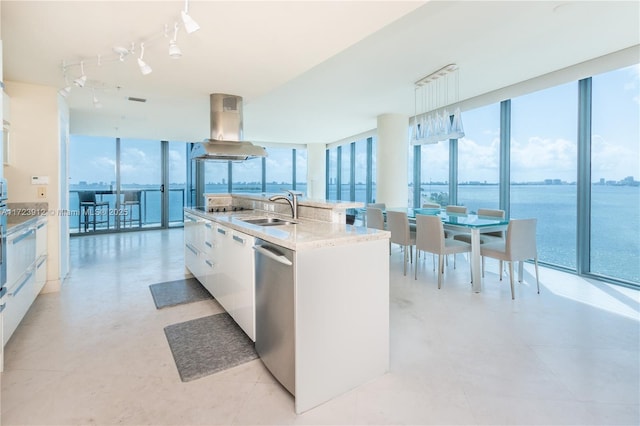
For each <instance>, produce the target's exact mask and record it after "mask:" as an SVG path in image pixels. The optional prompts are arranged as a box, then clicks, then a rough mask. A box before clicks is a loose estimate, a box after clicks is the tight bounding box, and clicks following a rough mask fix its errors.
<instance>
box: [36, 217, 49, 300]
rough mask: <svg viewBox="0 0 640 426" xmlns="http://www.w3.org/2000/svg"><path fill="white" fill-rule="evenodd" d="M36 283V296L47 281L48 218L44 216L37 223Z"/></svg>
mask: <svg viewBox="0 0 640 426" xmlns="http://www.w3.org/2000/svg"><path fill="white" fill-rule="evenodd" d="M35 269H36V283H35V284H36V285H35V296H34V297H37V296H38V294H40V291H42V287H44V285H45V284H46V283H47V219H46V218H42V219H41V220H40V221H39V222H38V224H37V225H36V266H35Z"/></svg>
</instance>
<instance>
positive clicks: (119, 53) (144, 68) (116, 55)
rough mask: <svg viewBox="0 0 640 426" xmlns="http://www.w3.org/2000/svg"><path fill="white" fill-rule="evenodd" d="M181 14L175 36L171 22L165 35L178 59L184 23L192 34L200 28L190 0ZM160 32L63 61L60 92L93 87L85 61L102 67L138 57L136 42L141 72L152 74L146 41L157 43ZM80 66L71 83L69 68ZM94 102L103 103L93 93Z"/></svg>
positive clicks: (176, 21)
mask: <svg viewBox="0 0 640 426" xmlns="http://www.w3.org/2000/svg"><path fill="white" fill-rule="evenodd" d="M180 16H181V18H182V22H180V19H179V18H178V17H177V14H176V16H175V17H174V18H173V21H174V22H173V37H170V36H169V24H164V36H165V39H168V40H169V56H170V57H171V58H174V59H177V58H180V57H182V50H181V49H180V47H179V46H178V30H179V29H180V27H181V26H182V25H184V29H185V31H186V32H187V33H188V34H190V33H193V32H195V31H197V30H199V29H200V26H199V25H198V24H197V23H196V21H194V20H193V18H191V16H190V15H189V0H185V2H184V9H183V10H181V11H180ZM159 36H162V33H160V34H152V35H147V36H143V37H137V38H136V39H137V40H138V41H136V42H132V43H131V47H130V48H127V47H124V46H123V45H120V44H118V45H114V47H113V48H112V51H111V52H109V54H107V55H102V54H97V55H96V56H89V57H88V56H83V57H84V58H85V59H84V60H82V61H79V62H74V63H67V62H66V61H64V60H63V61H62V72H63V76H64V80H65V81H64V83H65V84H64V87H62V88H60V89H59V91H58V93H59V94H60V96H62V97H65V98H66V97H67V96H69V94H70V93H71V89H72V88H73V86H77V87H81V88H82V87H86V85H87V83H90V84H89V86H88V88H92V86H95V81H91V82H88V80H87V76H86V75H85V73H84V63H85V62H87V65H89V66H96V65H97V66H98V67H102V66H104V65H107V64H112V63H118V62H125V61H126V59H127V57H128V56H132V57H136V56H138V55H136V50H135V47H136V44H137V43H139V44H140V56H139V57H138V58H137V62H138V67H139V68H140V72H141V73H142V75H147V74H150V73H151V72H152V71H153V70H152V69H151V67H150V66H149V65H148V64H147V63H146V62H144V45H145V43H146V44H147V45H149V43H155V42H156V41H158V38H159ZM87 58H90V59H87ZM78 65H79V66H80V71H81V73H80V74H81V75H80V76H79V77H78V78H76V79H74V80H73V81H72V83H71V84H69V80H68V79H67V77H68V75H69V69H70V68H71V67H73V68H74V69H75V67H76V66H78ZM93 104H94V106H95V107H96V108H100V107H101V106H102V105H101V103H100V102H99V101H98V99H97V98H96V96H95V94H94V95H93Z"/></svg>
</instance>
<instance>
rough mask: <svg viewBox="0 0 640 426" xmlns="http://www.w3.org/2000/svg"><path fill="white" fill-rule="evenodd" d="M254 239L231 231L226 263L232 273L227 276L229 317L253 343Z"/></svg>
mask: <svg viewBox="0 0 640 426" xmlns="http://www.w3.org/2000/svg"><path fill="white" fill-rule="evenodd" d="M254 244H255V238H254V237H251V236H249V235H246V234H244V233H242V232H238V231H233V234H232V236H231V240H230V244H229V245H230V247H229V250H228V253H229V257H228V259H227V263H228V265H229V268H230V269H231V270H232V271H234V273H233V274H232V275H230V276H229V280H230V286H229V288H230V290H231V292H232V299H233V303H232V306H231V309H230V310H229V311H228V312H229V315H231V317H232V318H233V319H234V320H235V321H236V323H237V324H238V325H239V326H240V328H242V329H243V330H244V332H245V333H246V334H247V336H249V337H250V338H251V340H253V341H254V342H255V340H256V339H255V327H256V325H255V271H254V270H255V267H254V265H255V262H254V253H253V245H254Z"/></svg>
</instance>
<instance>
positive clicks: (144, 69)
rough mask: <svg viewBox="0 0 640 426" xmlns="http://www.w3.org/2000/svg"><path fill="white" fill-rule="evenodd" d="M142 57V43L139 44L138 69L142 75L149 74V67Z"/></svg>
mask: <svg viewBox="0 0 640 426" xmlns="http://www.w3.org/2000/svg"><path fill="white" fill-rule="evenodd" d="M143 57H144V43H140V57H139V58H138V66H139V67H140V72H141V73H142V75H147V74H151V71H153V70H152V69H151V67H150V66H149V65H147V64H146V63H145V62H144V61H143V60H142V58H143Z"/></svg>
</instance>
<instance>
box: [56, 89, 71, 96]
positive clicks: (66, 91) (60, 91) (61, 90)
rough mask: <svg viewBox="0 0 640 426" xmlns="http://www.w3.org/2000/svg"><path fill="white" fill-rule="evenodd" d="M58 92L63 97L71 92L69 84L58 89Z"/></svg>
mask: <svg viewBox="0 0 640 426" xmlns="http://www.w3.org/2000/svg"><path fill="white" fill-rule="evenodd" d="M58 93H59V94H60V95H61V96H62V97H63V98H66V97H67V96H69V93H71V86H66V87H64V88H62V89H60V90H58Z"/></svg>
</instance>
